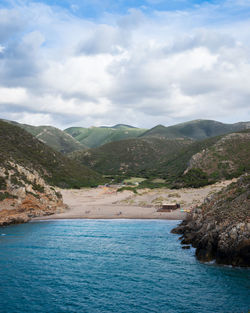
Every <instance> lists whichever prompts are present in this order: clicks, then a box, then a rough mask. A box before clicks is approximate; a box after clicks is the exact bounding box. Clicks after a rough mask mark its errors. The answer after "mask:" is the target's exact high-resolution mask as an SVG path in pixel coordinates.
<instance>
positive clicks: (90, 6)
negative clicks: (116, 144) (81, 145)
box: [0, 0, 250, 129]
mask: <svg viewBox="0 0 250 313" xmlns="http://www.w3.org/2000/svg"><path fill="white" fill-rule="evenodd" d="M0 118H4V119H8V120H14V121H17V122H20V123H26V124H31V125H53V126H56V127H59V128H61V129H64V128H67V127H70V126H82V127H90V126H100V125H108V126H111V125H115V124H118V123H123V124H130V125H134V126H137V127H144V128H151V127H153V126H155V125H157V124H163V125H166V126H168V125H173V124H177V123H180V122H185V121H189V120H195V119H212V120H217V121H221V122H225V123H234V122H239V121H250V0H211V1H202V0H135V1H132V0H116V1H115V0H72V1H70V0H41V1H38V0H36V1H34V0H33V1H30V0H0Z"/></svg>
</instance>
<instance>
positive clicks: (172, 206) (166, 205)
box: [157, 203, 180, 212]
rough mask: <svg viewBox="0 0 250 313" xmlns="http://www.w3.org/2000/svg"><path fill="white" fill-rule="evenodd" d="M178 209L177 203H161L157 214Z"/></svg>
mask: <svg viewBox="0 0 250 313" xmlns="http://www.w3.org/2000/svg"><path fill="white" fill-rule="evenodd" d="M179 208H180V204H179V203H163V204H162V206H161V207H160V208H159V209H158V210H157V212H172V211H173V210H177V209H179Z"/></svg>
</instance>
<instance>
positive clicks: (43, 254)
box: [0, 220, 250, 313]
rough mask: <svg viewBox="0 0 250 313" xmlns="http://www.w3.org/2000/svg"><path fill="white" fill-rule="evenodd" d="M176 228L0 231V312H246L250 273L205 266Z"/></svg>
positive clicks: (99, 224)
mask: <svg viewBox="0 0 250 313" xmlns="http://www.w3.org/2000/svg"><path fill="white" fill-rule="evenodd" d="M177 223H178V222H177V221H146V220H143V221H140V220H113V221H107V220H61V221H50V222H36V223H29V224H23V225H17V226H9V227H5V228H0V288H1V289H0V312H8V313H9V312H27V313H29V312H32V313H34V312H53V313H54V312H55V313H59V312H116V313H119V312H140V313H143V312H157V313H159V312H171V313H172V312H176V313H182V312H190V313H196V312H197V313H205V312H211V313H216V312H223V313H224V312H225V313H228V312H234V313H235V312H248V310H249V309H250V297H249V290H250V289H249V288H250V284H249V278H250V270H246V269H233V268H230V267H222V266H216V265H205V264H200V263H199V262H198V261H196V259H195V258H194V250H193V249H191V250H182V249H181V246H180V244H179V241H178V236H176V235H173V234H170V230H171V229H172V228H173V227H174V226H175V225H176V224H177ZM1 234H4V235H1Z"/></svg>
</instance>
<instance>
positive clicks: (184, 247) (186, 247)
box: [182, 246, 190, 249]
mask: <svg viewBox="0 0 250 313" xmlns="http://www.w3.org/2000/svg"><path fill="white" fill-rule="evenodd" d="M182 249H190V246H182Z"/></svg>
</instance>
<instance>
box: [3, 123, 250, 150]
mask: <svg viewBox="0 0 250 313" xmlns="http://www.w3.org/2000/svg"><path fill="white" fill-rule="evenodd" d="M7 122H9V123H12V124H14V125H17V126H19V127H21V128H23V129H25V130H26V131H28V132H29V133H31V134H32V135H33V136H35V137H36V138H37V139H39V140H40V141H42V142H43V143H45V144H47V145H48V146H50V147H51V148H53V149H55V150H56V151H59V152H62V153H71V152H74V151H78V150H84V149H88V148H96V147H99V146H102V145H104V144H106V143H110V142H114V141H115V142H117V141H120V140H124V139H134V138H153V137H155V138H160V139H177V138H178V139H180V138H182V139H188V140H190V139H191V140H203V139H206V138H211V137H214V136H218V135H223V134H227V133H230V132H235V131H241V130H244V129H248V128H250V122H239V123H235V124H224V123H221V122H217V121H213V120H194V121H189V122H185V123H180V124H176V125H172V126H167V127H166V126H163V125H157V126H155V127H153V128H151V129H144V128H137V127H134V126H131V125H127V124H116V125H114V126H100V127H94V126H93V127H89V128H84V127H70V128H67V129H65V130H64V131H62V130H60V129H58V128H56V127H53V126H32V125H27V124H19V123H17V122H13V121H7Z"/></svg>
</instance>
